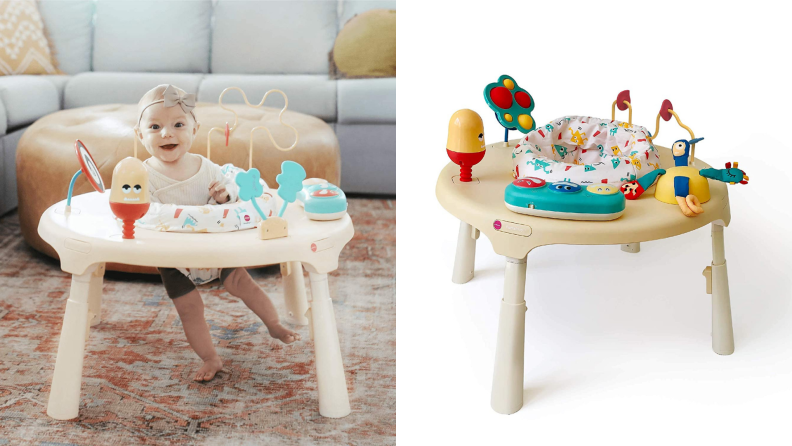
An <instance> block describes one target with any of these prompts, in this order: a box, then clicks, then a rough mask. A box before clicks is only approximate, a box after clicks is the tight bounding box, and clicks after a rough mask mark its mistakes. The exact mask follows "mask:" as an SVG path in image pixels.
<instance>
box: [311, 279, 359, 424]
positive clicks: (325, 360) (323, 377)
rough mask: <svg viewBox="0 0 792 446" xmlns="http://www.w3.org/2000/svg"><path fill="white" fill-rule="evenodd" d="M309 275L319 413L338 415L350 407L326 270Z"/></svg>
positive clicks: (343, 414)
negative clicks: (324, 272)
mask: <svg viewBox="0 0 792 446" xmlns="http://www.w3.org/2000/svg"><path fill="white" fill-rule="evenodd" d="M309 275H310V278H311V296H312V297H313V300H312V302H311V311H310V315H311V326H312V327H313V330H312V333H313V339H314V350H315V354H316V379H317V382H318V386H317V387H318V388H319V414H320V415H322V416H325V417H329V418H341V417H345V416H347V415H349V413H350V412H351V409H350V407H349V394H348V393H347V386H346V378H345V377H344V364H343V362H342V360H341V346H340V344H339V342H338V328H336V320H335V314H334V312H333V301H332V300H331V299H330V289H329V287H328V286H327V274H317V273H309Z"/></svg>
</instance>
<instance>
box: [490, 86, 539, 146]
mask: <svg viewBox="0 0 792 446" xmlns="http://www.w3.org/2000/svg"><path fill="white" fill-rule="evenodd" d="M484 100H485V101H486V102H487V105H489V107H490V108H491V109H492V111H494V112H495V116H497V118H498V122H499V123H500V125H502V126H503V127H505V128H506V129H509V130H513V129H516V130H519V131H521V132H522V133H528V132H530V131H531V130H533V129H535V128H536V123H535V122H534V119H533V117H532V116H531V112H532V111H533V109H534V105H535V104H534V100H533V96H531V94H530V93H528V91H526V90H525V89H523V88H520V86H518V85H517V82H516V81H515V80H514V78H513V77H511V76H508V75H505V74H504V75H503V76H501V77H499V78H498V82H495V83H492V84H489V85H487V86H486V87H485V88H484Z"/></svg>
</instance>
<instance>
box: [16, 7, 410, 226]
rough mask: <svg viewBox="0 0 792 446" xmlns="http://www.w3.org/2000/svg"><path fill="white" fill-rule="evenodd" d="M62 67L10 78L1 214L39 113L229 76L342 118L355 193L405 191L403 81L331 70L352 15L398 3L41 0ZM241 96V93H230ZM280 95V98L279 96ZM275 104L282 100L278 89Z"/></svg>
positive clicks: (214, 84)
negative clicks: (399, 146)
mask: <svg viewBox="0 0 792 446" xmlns="http://www.w3.org/2000/svg"><path fill="white" fill-rule="evenodd" d="M38 4H39V10H40V12H41V15H42V18H43V20H44V25H45V28H46V31H47V33H48V36H49V38H50V40H51V42H52V44H53V46H54V48H55V52H56V54H55V57H56V58H57V59H58V63H59V68H60V69H61V70H62V71H63V72H65V73H66V74H64V75H53V76H24V75H23V76H0V176H1V177H2V180H0V214H3V213H5V212H7V211H9V210H11V209H13V208H15V207H16V205H17V192H16V174H15V154H16V147H17V143H18V141H19V138H20V137H21V136H22V133H23V132H24V131H25V129H26V128H27V127H28V126H29V125H30V124H31V123H32V122H34V121H35V120H36V119H38V118H40V117H42V116H45V115H47V114H50V113H53V112H56V111H58V110H62V109H69V108H75V107H83V106H89V105H97V104H110V103H125V104H135V103H137V102H138V100H139V99H140V97H141V96H142V95H143V93H145V92H146V91H147V90H148V89H150V88H152V87H153V86H155V85H157V84H161V83H170V84H174V85H177V86H179V87H181V88H182V89H184V90H186V91H187V92H188V93H196V94H197V97H198V100H199V101H203V102H216V101H217V99H218V97H219V95H220V92H221V91H222V90H223V89H224V88H225V87H229V86H238V87H241V88H242V89H243V90H245V92H246V93H247V95H248V99H249V101H250V102H252V103H254V104H257V103H258V102H259V101H260V100H261V97H262V96H263V94H264V92H266V91H267V90H269V89H272V88H278V89H280V90H283V91H284V92H286V94H287V95H288V96H289V109H291V110H295V111H298V112H302V113H306V114H310V115H313V116H317V117H319V118H321V119H323V120H325V121H326V122H327V123H328V124H330V125H331V127H333V129H334V130H335V132H336V135H337V136H338V140H339V145H340V148H341V162H342V167H341V173H342V179H341V185H340V186H341V187H342V188H343V189H344V190H345V191H347V192H353V193H354V192H357V193H374V194H395V193H396V79H395V78H387V79H353V80H331V79H330V78H329V76H328V71H329V67H328V63H329V62H328V53H329V52H330V50H331V49H332V47H333V43H334V41H335V37H336V35H337V33H338V31H339V30H340V29H341V28H342V27H343V25H344V23H346V22H347V20H349V19H350V18H352V17H353V16H354V15H355V14H358V13H360V12H363V11H366V10H369V9H373V8H388V9H395V7H396V2H395V1H296V0H295V1H237V0H214V1H212V0H194V1H134V2H132V1H113V0H97V1H93V0H39V2H38ZM226 101H227V102H229V103H233V102H242V97H241V95H239V94H237V93H235V92H232V93H229V94H228V95H226V97H225V98H224V102H226ZM270 101H272V102H271V103H270ZM266 105H272V106H282V99H281V98H280V97H277V98H275V99H272V98H268V99H267V104H266Z"/></svg>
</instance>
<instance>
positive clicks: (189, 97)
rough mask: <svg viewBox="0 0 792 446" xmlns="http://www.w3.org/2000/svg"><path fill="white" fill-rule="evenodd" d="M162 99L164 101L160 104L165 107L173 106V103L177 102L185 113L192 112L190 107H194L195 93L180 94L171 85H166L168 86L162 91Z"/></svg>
mask: <svg viewBox="0 0 792 446" xmlns="http://www.w3.org/2000/svg"><path fill="white" fill-rule="evenodd" d="M163 99H164V101H163V104H162V105H164V106H165V107H173V106H174V105H176V104H178V105H179V107H181V109H182V111H183V112H184V113H185V114H186V113H192V109H194V108H195V95H194V94H185V95H184V96H180V95H179V92H178V91H176V89H175V88H173V86H172V85H168V88H166V89H165V93H163Z"/></svg>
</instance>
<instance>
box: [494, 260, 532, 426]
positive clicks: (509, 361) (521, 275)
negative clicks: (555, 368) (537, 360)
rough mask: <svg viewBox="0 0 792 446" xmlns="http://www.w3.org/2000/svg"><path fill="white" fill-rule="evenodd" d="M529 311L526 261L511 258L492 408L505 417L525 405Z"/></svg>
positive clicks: (504, 290)
mask: <svg viewBox="0 0 792 446" xmlns="http://www.w3.org/2000/svg"><path fill="white" fill-rule="evenodd" d="M525 311H526V306H525V258H522V259H513V258H509V257H507V258H506V278H505V281H504V284H503V301H502V302H501V310H500V320H499V322H498V341H497V345H496V347H495V373H494V376H493V379H492V408H493V409H495V412H498V413H502V414H511V413H514V412H517V411H518V410H520V408H522V405H523V371H524V367H525V364H524V360H525Z"/></svg>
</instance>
